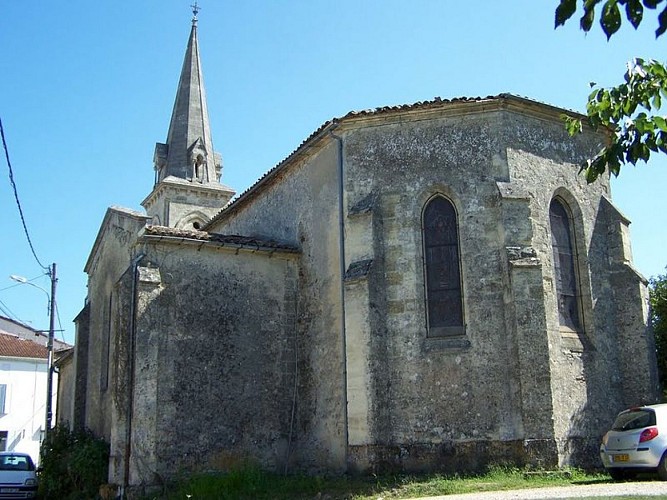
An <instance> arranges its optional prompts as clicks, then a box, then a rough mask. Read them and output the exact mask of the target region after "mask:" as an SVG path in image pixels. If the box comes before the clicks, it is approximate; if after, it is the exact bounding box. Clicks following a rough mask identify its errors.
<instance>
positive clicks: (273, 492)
mask: <svg viewBox="0 0 667 500" xmlns="http://www.w3.org/2000/svg"><path fill="white" fill-rule="evenodd" d="M609 481H610V479H609V476H607V475H606V474H587V473H584V472H581V471H578V470H567V471H555V472H543V473H534V472H533V473H526V472H524V471H522V470H519V469H508V468H493V469H491V470H489V472H487V473H486V474H480V475H475V476H444V475H438V474H436V475H428V476H373V477H363V478H362V477H349V476H345V477H335V478H323V477H311V476H281V475H276V474H269V473H265V472H262V471H260V470H259V469H255V468H244V469H240V470H236V471H233V472H229V473H227V474H209V475H198V476H193V477H191V478H189V479H187V480H184V481H182V482H180V483H177V484H173V485H171V486H170V487H169V488H167V489H166V490H165V491H164V492H162V493H159V494H155V495H152V496H150V497H147V498H149V499H167V500H177V499H178V500H181V499H193V500H196V499H221V500H226V499H230V500H231V499H235V500H236V499H239V500H243V499H257V500H269V499H270V500H292V499H313V498H322V499H328V500H337V499H347V500H371V499H372V500H377V499H378V498H383V499H385V500H386V499H398V498H414V497H420V496H437V495H451V494H460V493H474V492H482V491H499V490H513V489H522V488H540V487H547V486H567V485H576V484H592V483H604V482H609Z"/></svg>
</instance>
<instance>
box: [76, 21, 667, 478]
mask: <svg viewBox="0 0 667 500" xmlns="http://www.w3.org/2000/svg"><path fill="white" fill-rule="evenodd" d="M564 113H567V114H570V115H573V113H572V112H569V111H568V112H566V111H565V110H563V109H560V108H557V107H554V106H551V105H547V104H543V103H540V102H536V101H533V100H530V99H526V98H523V97H517V96H514V95H511V94H501V95H496V96H490V97H485V98H471V99H468V98H461V99H451V100H446V99H440V98H436V99H434V100H430V101H424V102H418V103H414V104H407V105H401V106H392V107H385V108H378V109H373V110H367V111H361V112H350V113H348V114H346V115H345V116H342V117H340V118H336V119H333V120H330V121H327V122H326V123H324V124H323V125H322V126H321V127H320V128H318V129H317V130H316V131H314V132H313V133H312V134H311V135H310V136H309V137H308V138H306V139H305V140H304V141H303V142H302V143H301V144H300V145H299V146H298V147H297V148H296V150H295V151H294V152H293V153H292V154H291V155H289V156H288V157H287V158H286V159H284V160H283V161H282V162H280V163H279V164H278V165H277V166H275V167H274V168H272V169H271V170H269V171H268V172H267V173H266V174H265V175H264V176H263V177H262V178H261V179H259V180H258V181H257V182H256V183H255V184H254V185H252V187H250V188H249V189H248V190H246V191H245V192H243V193H241V194H240V195H238V196H236V197H234V196H235V193H234V191H233V190H232V189H231V188H229V187H226V186H225V185H224V184H222V183H221V180H222V178H223V176H224V170H223V167H222V163H221V159H220V158H221V157H220V155H219V154H218V153H217V152H216V151H215V150H214V148H213V141H212V139H213V135H212V131H211V129H210V126H209V117H208V111H207V106H206V95H205V92H204V84H203V78H202V67H201V63H200V56H199V46H198V40H197V19H196V15H195V18H194V19H193V21H192V29H191V32H190V37H189V40H188V44H187V50H186V53H185V60H184V63H183V68H182V72H181V75H180V80H179V83H178V90H177V93H176V101H175V104H174V108H173V114H172V117H171V122H170V124H169V130H168V134H167V140H166V142H165V143H158V144H157V145H156V147H155V156H154V175H155V184H154V187H153V190H152V191H151V193H149V194H148V196H147V197H146V198H145V199H144V200H143V202H142V203H141V205H142V206H143V207H144V209H145V212H144V211H136V210H130V209H126V208H120V207H115V206H114V207H111V208H109V209H108V210H107V212H106V215H105V216H104V220H103V221H102V225H101V227H100V230H99V232H98V235H97V238H96V240H95V242H94V245H93V247H92V251H91V253H90V257H89V258H88V261H87V263H86V265H85V272H86V273H87V275H88V298H87V302H86V305H85V307H84V309H83V310H82V311H81V313H80V314H79V316H78V317H77V319H76V324H77V342H76V353H75V360H74V362H75V370H76V387H75V394H74V405H73V408H74V410H73V412H72V421H71V422H69V423H70V425H71V426H73V427H77V426H85V427H88V428H90V429H91V430H93V432H95V433H96V434H97V435H99V436H101V437H104V438H105V439H106V440H108V441H109V442H110V445H111V456H110V463H109V482H111V483H116V484H118V485H121V486H122V487H132V486H138V485H150V484H156V483H159V482H160V481H162V480H166V479H168V478H171V477H173V476H174V474H175V473H177V472H182V471H209V470H225V469H229V468H231V467H234V466H236V465H238V464H242V463H246V464H247V463H253V464H257V465H258V466H260V467H262V468H265V469H267V470H273V471H279V472H287V473H291V472H305V473H330V474H331V473H333V474H336V473H344V472H353V473H371V472H377V473H379V472H386V471H391V472H399V471H412V472H415V471H442V472H463V471H472V470H481V469H483V468H484V467H485V466H487V465H489V464H510V465H515V466H530V467H544V468H555V467H558V466H565V465H576V466H596V465H599V464H597V460H598V452H597V449H598V447H599V439H600V436H601V435H602V434H603V433H604V431H605V430H606V429H607V427H608V425H609V424H610V422H611V421H612V420H613V417H614V415H615V414H616V412H617V411H619V410H621V409H623V408H624V407H627V406H630V405H636V404H641V403H651V402H655V401H656V400H657V398H658V391H657V389H658V382H657V374H656V362H655V348H654V342H653V338H652V334H651V332H650V331H649V330H648V329H647V313H648V303H647V302H648V301H647V298H648V297H647V287H646V285H647V283H646V280H645V279H644V278H643V277H642V276H641V275H640V274H639V273H638V272H637V271H636V270H635V268H634V267H633V264H632V256H631V249H630V240H629V231H628V226H629V221H628V219H627V218H626V217H624V216H623V214H622V213H621V212H620V211H619V210H618V209H617V208H616V207H615V206H614V204H613V202H612V200H611V193H610V186H609V179H608V177H606V176H604V177H603V178H601V179H600V180H599V181H597V182H596V183H594V184H590V185H588V184H587V183H586V181H585V179H584V177H583V176H581V175H579V174H578V170H579V166H578V165H579V164H580V163H581V162H582V161H583V160H584V159H586V158H588V157H591V156H592V155H594V154H595V153H596V151H597V150H598V149H599V147H600V145H601V143H602V142H603V141H604V140H605V137H604V136H603V135H602V134H599V133H594V132H593V131H590V130H588V131H584V133H583V134H579V135H578V136H576V137H573V138H571V137H569V136H568V134H567V133H566V131H565V128H564V125H563V122H562V119H561V116H562V115H563V114H564ZM229 168H234V167H233V165H232V166H230V167H229ZM145 172H146V175H147V176H148V175H151V173H150V172H149V166H147V168H146V170H145ZM137 201H139V200H137Z"/></svg>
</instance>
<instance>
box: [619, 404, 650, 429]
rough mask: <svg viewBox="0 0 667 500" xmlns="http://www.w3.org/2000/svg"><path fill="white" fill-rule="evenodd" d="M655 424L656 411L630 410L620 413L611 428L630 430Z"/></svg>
mask: <svg viewBox="0 0 667 500" xmlns="http://www.w3.org/2000/svg"><path fill="white" fill-rule="evenodd" d="M651 425H655V413H654V412H653V411H651V410H639V409H638V410H628V411H624V412H623V413H620V414H619V415H618V417H616V420H615V421H614V425H613V426H612V428H611V430H613V431H629V430H632V429H642V428H644V427H649V426H651Z"/></svg>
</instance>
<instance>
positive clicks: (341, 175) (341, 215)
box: [329, 123, 350, 470]
mask: <svg viewBox="0 0 667 500" xmlns="http://www.w3.org/2000/svg"><path fill="white" fill-rule="evenodd" d="M337 126H338V124H337V123H334V127H333V128H332V129H331V130H330V131H329V135H330V136H331V137H332V138H333V139H334V140H335V141H336V143H337V146H338V155H337V158H338V252H339V255H340V258H339V259H338V260H339V262H340V335H341V342H342V351H343V436H344V439H345V469H346V470H347V467H348V458H349V444H350V439H349V430H348V416H347V404H348V402H347V338H346V329H345V318H346V316H345V270H346V263H345V207H344V198H343V195H344V193H345V170H344V162H343V138H342V137H340V136H339V135H336V134H334V133H333V131H334V130H335V128H336V127H337Z"/></svg>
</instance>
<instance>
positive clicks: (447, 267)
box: [423, 196, 464, 337]
mask: <svg viewBox="0 0 667 500" xmlns="http://www.w3.org/2000/svg"><path fill="white" fill-rule="evenodd" d="M423 224H424V227H423V238H424V274H425V280H426V314H427V319H428V334H429V336H433V337H442V336H452V335H462V334H463V333H464V328H463V297H462V294H461V266H460V261H459V235H458V224H457V221H456V210H455V209H454V205H452V203H451V202H450V201H449V200H447V199H446V198H443V197H442V196H435V197H434V198H432V199H431V200H430V201H429V202H428V203H427V204H426V207H425V208H424V218H423Z"/></svg>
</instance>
